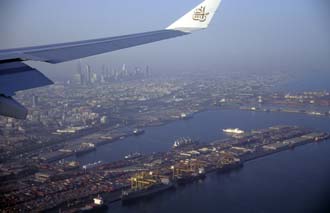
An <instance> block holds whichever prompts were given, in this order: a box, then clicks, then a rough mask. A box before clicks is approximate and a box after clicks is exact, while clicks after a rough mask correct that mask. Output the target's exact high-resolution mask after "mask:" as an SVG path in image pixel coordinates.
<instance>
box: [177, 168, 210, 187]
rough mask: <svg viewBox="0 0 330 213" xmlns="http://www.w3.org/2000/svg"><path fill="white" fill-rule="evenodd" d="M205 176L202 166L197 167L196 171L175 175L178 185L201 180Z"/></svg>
mask: <svg viewBox="0 0 330 213" xmlns="http://www.w3.org/2000/svg"><path fill="white" fill-rule="evenodd" d="M205 178H206V173H205V170H204V169H203V168H201V169H199V171H198V173H192V174H186V175H181V176H177V177H176V183H177V184H178V185H185V184H188V183H192V182H194V181H198V180H203V179H205Z"/></svg>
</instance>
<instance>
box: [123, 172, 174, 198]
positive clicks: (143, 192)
mask: <svg viewBox="0 0 330 213" xmlns="http://www.w3.org/2000/svg"><path fill="white" fill-rule="evenodd" d="M173 187H174V184H173V183H172V182H171V181H170V180H169V179H168V178H165V179H161V182H159V183H155V184H152V185H150V186H148V187H145V188H138V189H133V188H132V189H129V190H125V191H123V192H122V195H121V200H122V204H125V203H129V202H132V201H136V200H138V199H141V198H144V197H148V196H150V195H153V194H156V193H159V192H162V191H165V190H168V189H171V188H173Z"/></svg>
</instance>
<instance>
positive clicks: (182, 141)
mask: <svg viewBox="0 0 330 213" xmlns="http://www.w3.org/2000/svg"><path fill="white" fill-rule="evenodd" d="M195 143H196V141H194V140H192V139H191V138H185V137H181V138H178V139H176V140H175V141H174V144H173V146H172V147H173V149H176V148H180V147H184V146H188V145H191V144H195Z"/></svg>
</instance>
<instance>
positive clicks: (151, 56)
mask: <svg viewBox="0 0 330 213" xmlns="http://www.w3.org/2000/svg"><path fill="white" fill-rule="evenodd" d="M0 1H1V2H0V36H1V37H0V49H7V48H14V47H23V46H33V45H41V44H50V43H58V42H67V41H77V40H85V39H93V38H102V37H109V36H116V35H123V34H130V33H138V32H145V31H151V30H158V29H163V28H165V27H166V26H167V25H169V24H170V23H172V22H173V21H175V20H176V19H177V18H179V17H180V16H182V15H183V14H184V13H185V12H187V11H189V10H190V9H191V8H193V7H194V6H196V5H197V4H198V3H200V0H180V1H178V0H176V1H175V0H166V1H151V0H139V1H132V0H130V1H129V0H120V1H111V0H56V1H54V0H0ZM329 6H330V3H329V1H328V0H276V1H275V0H267V1H265V0H223V2H222V5H221V7H220V10H219V11H218V14H217V15H216V16H215V17H214V20H213V22H212V24H211V26H210V28H209V29H208V30H206V31H201V32H197V33H195V34H193V35H189V36H184V37H181V38H176V39H172V40H166V41H162V42H157V43H153V44H148V45H144V46H140V47H135V48H130V49H126V50H120V51H117V52H113V53H108V54H105V55H101V56H95V57H91V58H88V59H85V60H84V61H83V62H84V63H90V64H92V66H94V67H95V68H97V67H98V66H99V67H100V66H101V64H108V65H112V66H115V67H119V66H120V64H122V63H126V64H128V66H143V65H146V64H150V66H151V67H152V69H153V70H154V71H155V72H156V71H159V72H181V71H191V72H192V71H202V70H213V71H218V72H223V73H225V72H227V71H240V72H250V71H260V72H264V73H266V72H269V71H272V72H274V71H278V70H279V71H293V72H297V71H299V72H316V73H317V72H318V71H323V72H324V71H330V24H329V20H330V8H329ZM76 63H77V62H69V63H64V64H62V65H55V66H53V65H40V64H37V65H35V64H34V65H35V66H36V67H38V68H42V71H44V72H45V73H46V74H47V75H50V76H51V77H54V76H56V75H61V74H62V73H64V72H68V73H72V72H73V71H74V69H75V67H76ZM55 71H56V72H55Z"/></svg>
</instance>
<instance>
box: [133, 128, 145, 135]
mask: <svg viewBox="0 0 330 213" xmlns="http://www.w3.org/2000/svg"><path fill="white" fill-rule="evenodd" d="M144 132H145V131H144V129H134V130H133V134H134V135H142V134H143V133H144Z"/></svg>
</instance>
